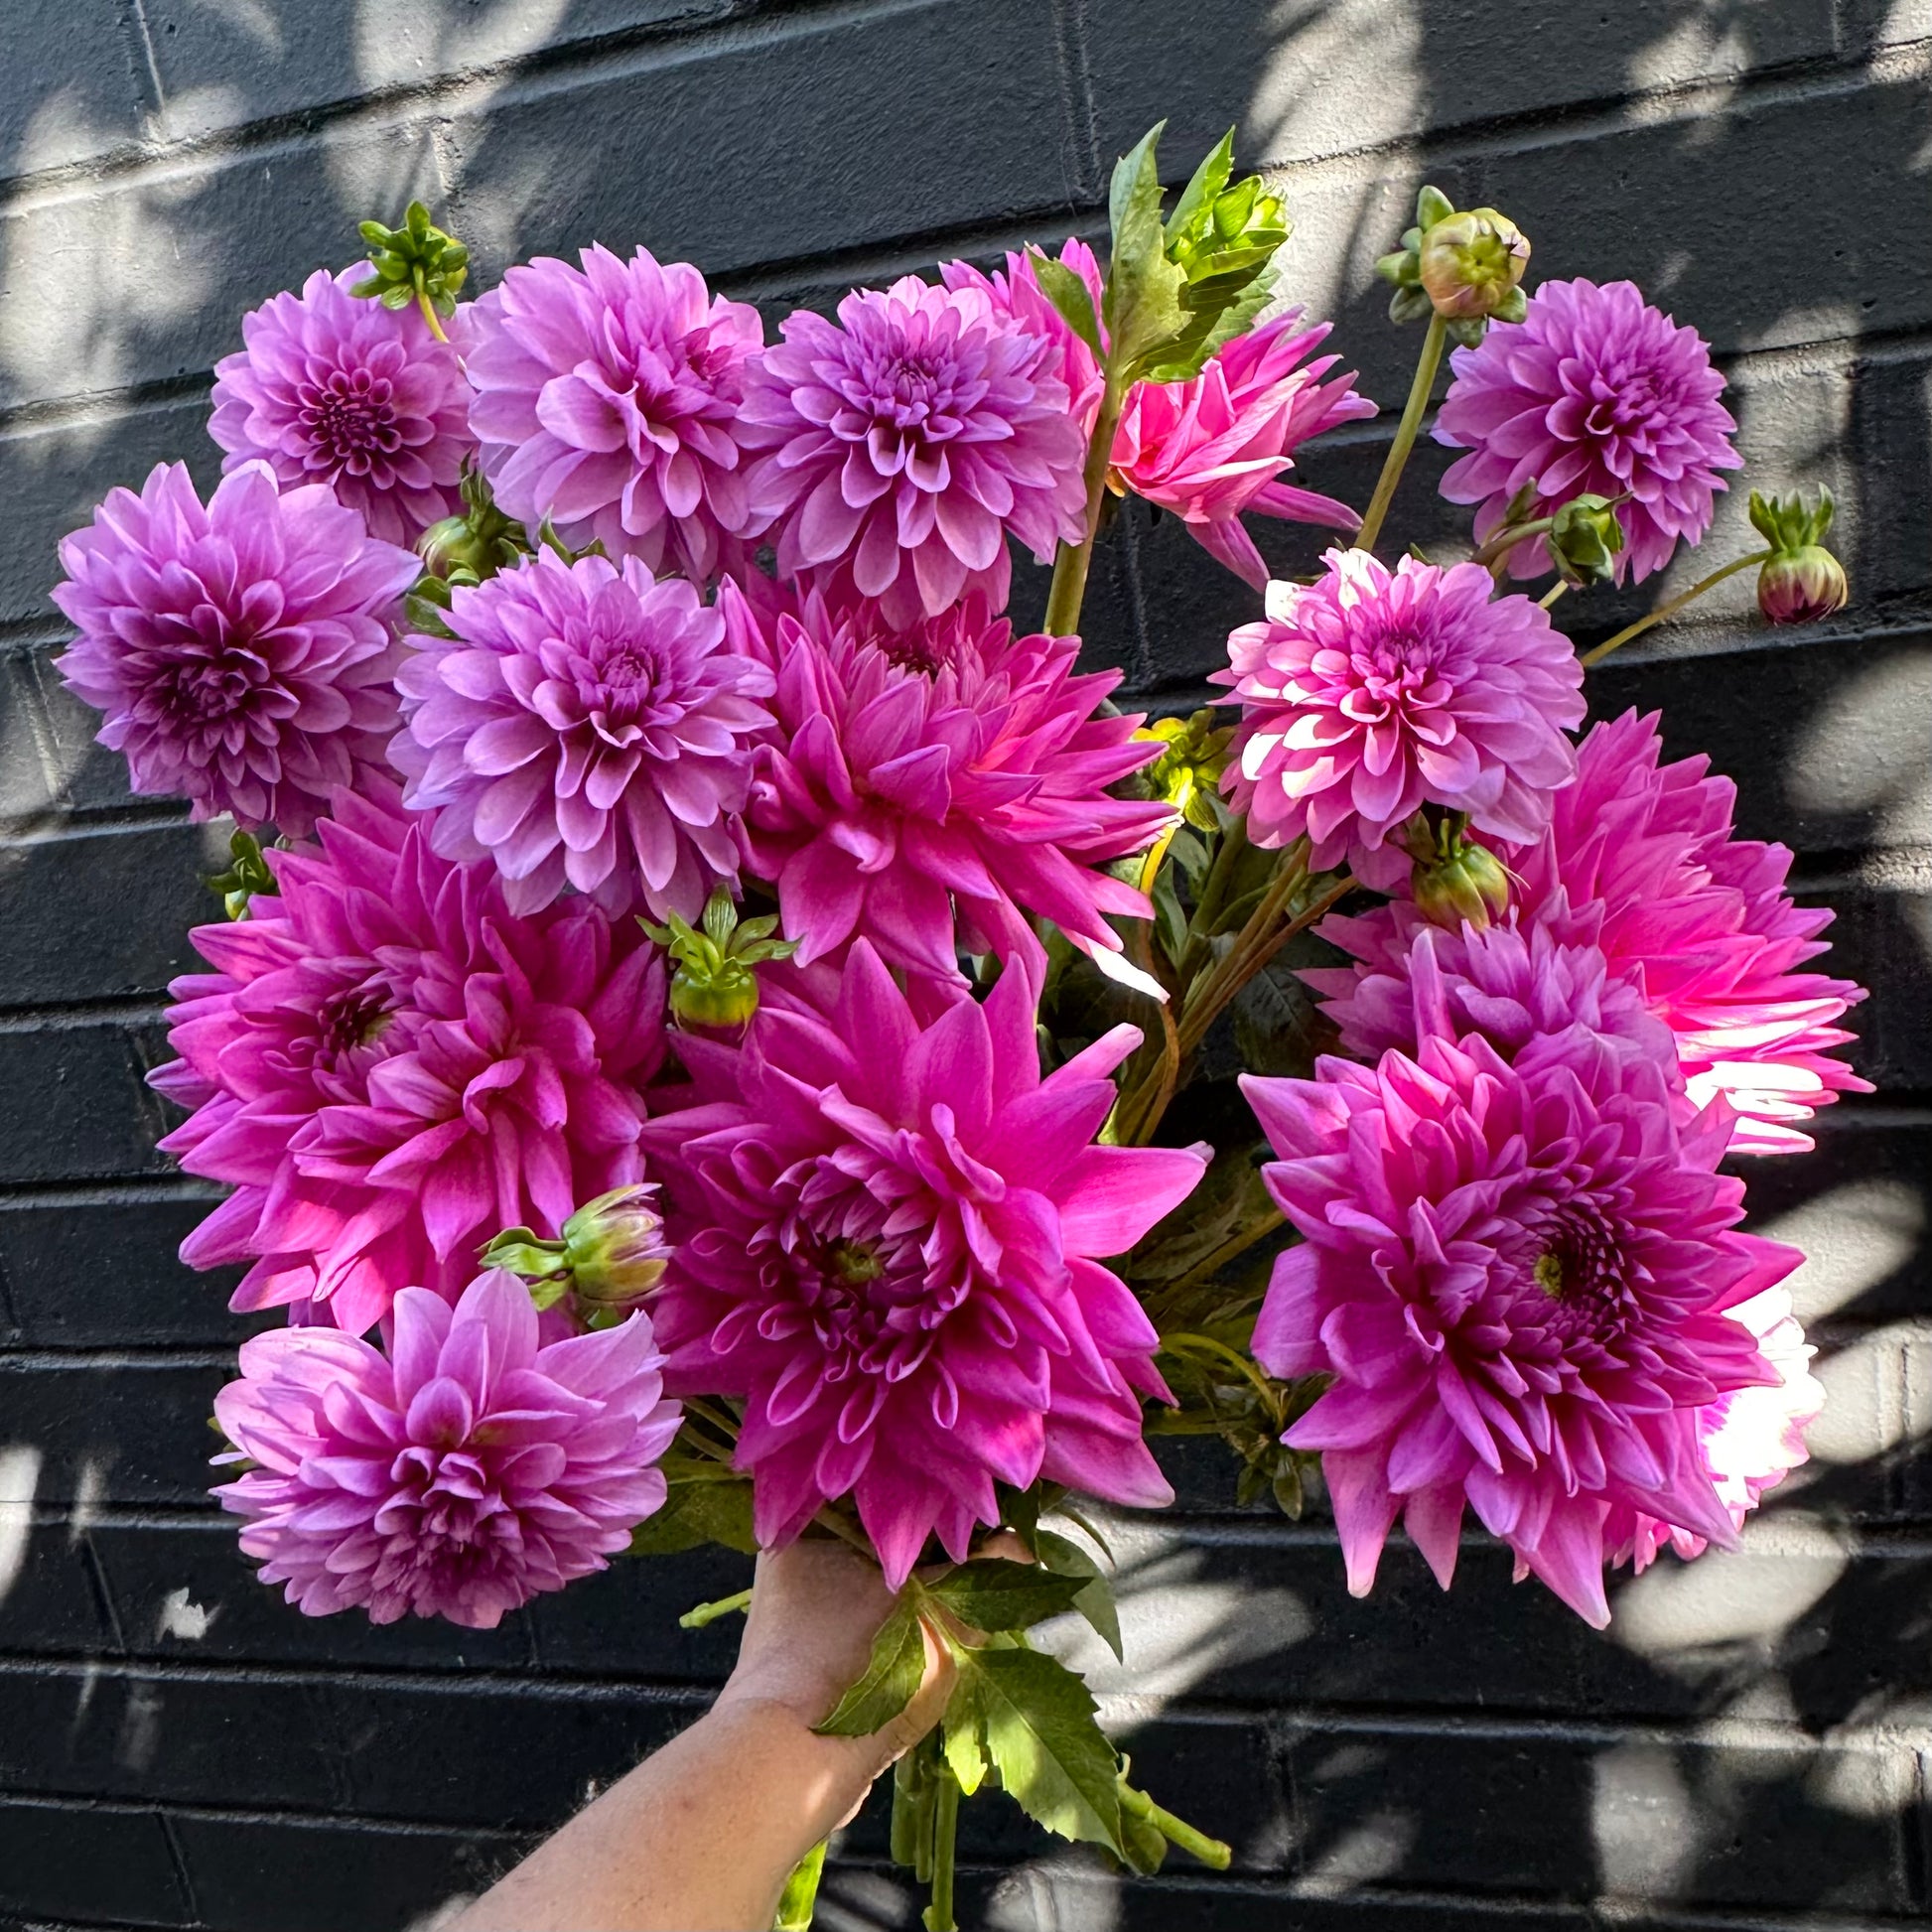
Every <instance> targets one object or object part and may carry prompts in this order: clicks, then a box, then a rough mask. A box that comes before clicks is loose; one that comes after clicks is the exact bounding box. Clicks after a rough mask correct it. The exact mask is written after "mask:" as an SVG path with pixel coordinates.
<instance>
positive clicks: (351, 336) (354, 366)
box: [208, 262, 474, 544]
mask: <svg viewBox="0 0 1932 1932" xmlns="http://www.w3.org/2000/svg"><path fill="white" fill-rule="evenodd" d="M367 276H368V264H367V263H366V262H358V263H357V264H356V265H355V266H354V267H353V268H347V269H345V270H344V271H343V272H342V273H341V274H340V275H332V274H330V272H329V271H328V270H327V269H326V268H319V269H317V270H316V272H315V273H314V274H313V275H311V276H310V277H309V279H308V280H307V281H306V282H304V283H303V285H302V293H301V294H300V295H293V294H290V293H288V292H286V291H284V292H283V293H282V294H281V295H278V296H275V297H273V298H272V299H271V300H269V301H267V302H264V303H263V304H262V306H261V307H260V308H259V309H256V310H254V311H253V312H252V313H250V314H248V315H246V316H244V317H243V318H242V319H241V340H242V341H243V343H245V344H246V345H247V346H246V347H245V348H243V349H241V350H240V351H239V353H237V354H234V355H226V356H223V357H222V359H221V360H220V361H218V362H217V363H215V365H214V414H213V415H212V416H211V417H210V418H209V420H208V433H209V434H210V435H211V436H212V437H213V438H214V440H215V441H216V442H217V443H219V444H220V446H221V447H222V448H223V449H224V450H226V451H227V452H228V455H227V458H226V460H225V461H224V462H223V464H222V466H221V467H222V468H223V469H224V470H233V469H235V468H236V467H237V466H238V465H240V464H243V463H246V462H249V461H250V460H251V459H254V458H259V459H261V461H263V462H264V463H266V464H267V465H268V466H269V467H270V468H271V469H272V470H273V471H274V472H275V476H276V480H277V481H278V482H279V483H281V485H282V487H283V488H284V489H292V488H294V487H295V486H296V485H297V484H298V483H327V484H328V485H329V486H330V488H332V489H333V490H334V491H335V492H336V495H337V498H338V499H339V500H340V501H341V502H344V503H345V504H347V505H348V507H349V508H350V509H352V510H356V511H358V512H359V513H360V515H361V517H362V520H363V521H364V522H365V523H366V524H367V525H368V526H369V534H370V535H371V536H375V537H380V538H382V539H383V540H384V542H387V543H400V544H412V543H414V542H415V541H416V539H417V538H418V537H419V536H421V535H422V533H423V532H424V531H425V530H427V529H428V528H429V526H430V525H431V524H432V523H434V522H436V521H437V520H438V519H439V518H441V517H445V516H453V515H455V514H456V513H457V512H458V511H459V510H461V509H462V507H463V504H462V500H461V499H460V498H459V496H458V494H457V481H458V478H459V477H460V476H461V474H462V470H463V459H464V457H465V456H466V455H468V454H469V452H470V451H471V450H472V449H473V448H474V444H473V443H472V440H471V437H470V433H469V430H468V428H467V426H466V423H465V416H466V413H467V411H468V408H469V402H470V389H469V385H468V384H467V383H466V382H465V381H464V379H463V365H462V364H461V363H460V362H459V361H458V360H457V354H456V350H455V349H454V348H452V347H451V346H450V345H449V344H448V343H441V342H438V341H437V339H436V338H435V337H434V336H433V335H431V334H430V330H429V325H428V324H427V323H426V322H425V321H424V320H423V318H422V316H421V315H420V314H419V313H418V312H417V310H415V309H414V308H409V309H385V308H384V307H383V306H382V304H381V303H380V302H368V301H361V300H358V299H357V298H356V297H354V296H352V295H350V294H349V292H348V291H349V290H350V289H351V288H352V287H353V286H354V285H355V284H356V283H357V282H360V281H363V280H365V279H366V278H367Z"/></svg>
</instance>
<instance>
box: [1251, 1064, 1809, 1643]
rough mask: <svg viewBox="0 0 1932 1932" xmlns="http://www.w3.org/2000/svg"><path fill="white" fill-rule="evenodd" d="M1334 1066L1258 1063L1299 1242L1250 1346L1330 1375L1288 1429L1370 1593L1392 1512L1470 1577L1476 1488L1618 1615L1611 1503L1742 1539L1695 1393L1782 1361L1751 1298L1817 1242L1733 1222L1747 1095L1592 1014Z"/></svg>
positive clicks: (1555, 1572) (1296, 1371)
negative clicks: (1681, 1085)
mask: <svg viewBox="0 0 1932 1932" xmlns="http://www.w3.org/2000/svg"><path fill="white" fill-rule="evenodd" d="M1315 1074H1316V1077H1315V1078H1314V1079H1312V1080H1269V1079H1257V1078H1255V1077H1253V1076H1246V1077H1244V1078H1243V1081H1242V1086H1243V1088H1244V1089H1245V1091H1246V1092H1247V1095H1248V1098H1249V1101H1250V1102H1251V1104H1252V1105H1253V1106H1254V1109H1255V1112H1256V1114H1257V1115H1258V1116H1259V1118H1260V1120H1261V1123H1262V1126H1263V1127H1264V1129H1265V1130H1266V1131H1267V1134H1268V1138H1269V1140H1270V1141H1271V1142H1272V1143H1273V1144H1274V1147H1275V1151H1276V1152H1277V1153H1278V1154H1279V1155H1280V1156H1281V1157H1282V1159H1281V1162H1280V1164H1279V1165H1276V1166H1273V1167H1270V1168H1268V1169H1266V1170H1264V1173H1265V1175H1266V1179H1267V1183H1268V1186H1269V1189H1270V1191H1271V1192H1272V1193H1273V1194H1274V1196H1275V1199H1276V1200H1277V1201H1278V1202H1279V1203H1280V1205H1281V1208H1282V1211H1283V1212H1284V1213H1285V1214H1286V1215H1287V1216H1288V1218H1289V1220H1290V1221H1291V1222H1293V1223H1294V1225H1295V1226H1296V1228H1297V1229H1299V1230H1300V1232H1301V1233H1302V1235H1303V1237H1304V1242H1303V1244H1302V1245H1301V1246H1298V1247H1294V1248H1291V1249H1290V1250H1289V1251H1288V1252H1287V1253H1286V1254H1284V1255H1283V1256H1282V1257H1281V1259H1280V1260H1279V1261H1278V1262H1277V1264H1276V1268H1275V1277H1274V1281H1273V1282H1272V1284H1271V1285H1270V1288H1269V1291H1268V1298H1267V1301H1266V1303H1265V1305H1264V1307H1263V1309H1262V1313H1261V1316H1260V1319H1259V1321H1258V1322H1257V1324H1256V1327H1255V1336H1254V1350H1255V1356H1256V1359H1257V1360H1258V1361H1260V1362H1261V1363H1262V1365H1263V1366H1264V1367H1266V1368H1267V1369H1268V1370H1269V1372H1270V1373H1271V1374H1274V1375H1279V1376H1283V1377H1294V1376H1304V1375H1311V1374H1315V1373H1324V1374H1329V1375H1332V1376H1333V1377H1334V1378H1335V1379H1334V1383H1333V1385H1332V1386H1331V1387H1330V1388H1329V1389H1328V1390H1327V1392H1326V1393H1325V1394H1323V1395H1322V1396H1321V1397H1320V1398H1319V1400H1318V1401H1316V1402H1315V1404H1314V1406H1313V1407H1312V1408H1311V1409H1310V1410H1309V1412H1308V1414H1307V1415H1306V1416H1304V1417H1303V1418H1302V1420H1301V1421H1300V1422H1298V1423H1297V1424H1295V1426H1294V1427H1293V1429H1292V1430H1291V1431H1290V1433H1289V1436H1288V1441H1289V1442H1290V1443H1291V1444H1292V1445H1293V1446H1294V1447H1296V1448H1298V1449H1319V1450H1321V1451H1322V1471H1323V1474H1324V1475H1325V1477H1326V1479H1327V1484H1328V1490H1329V1494H1330V1496H1331V1498H1332V1499H1333V1503H1334V1509H1335V1521H1336V1525H1337V1528H1338V1529H1339V1531H1340V1534H1341V1542H1342V1550H1343V1553H1344V1555H1345V1556H1346V1558H1347V1564H1348V1587H1349V1588H1350V1590H1352V1591H1353V1592H1354V1593H1356V1594H1357V1595H1360V1594H1363V1593H1365V1592H1366V1591H1367V1589H1368V1588H1369V1587H1370V1585H1371V1584H1372V1583H1373V1581H1374V1577H1375V1566H1376V1560H1377V1558H1378V1556H1379V1555H1380V1552H1381V1549H1382V1545H1383V1542H1384V1539H1385V1538H1386V1537H1387V1535H1388V1533H1389V1530H1390V1528H1391V1527H1392V1526H1393V1524H1394V1522H1395V1520H1396V1518H1397V1516H1401V1517H1402V1518H1403V1519H1404V1521H1405V1523H1406V1525H1407V1527H1408V1530H1409V1534H1410V1536H1411V1537H1412V1538H1413V1540H1414V1541H1415V1542H1416V1544H1417V1545H1418V1546H1419V1547H1420V1548H1421V1550H1422V1552H1423V1555H1424V1556H1425V1557H1426V1558H1427V1559H1428V1561H1429V1563H1430V1565H1431V1567H1432V1568H1433V1569H1434V1571H1435V1572H1436V1575H1437V1578H1438V1579H1439V1581H1440V1582H1441V1583H1442V1584H1443V1585H1444V1586H1445V1587H1447V1586H1448V1584H1449V1578H1450V1575H1451V1573H1452V1571H1453V1569H1454V1565H1455V1553H1456V1539H1457V1533H1458V1530H1459V1527H1460V1524H1461V1521H1462V1512H1463V1507H1464V1505H1465V1504H1467V1505H1468V1506H1469V1507H1470V1508H1472V1509H1473V1510H1474V1511H1475V1513H1476V1516H1477V1517H1478V1519H1479V1520H1480V1521H1481V1522H1482V1524H1483V1525H1484V1527H1485V1528H1487V1529H1488V1530H1489V1532H1490V1533H1491V1534H1492V1535H1494V1536H1498V1537H1500V1538H1502V1539H1503V1540H1504V1541H1505V1542H1506V1543H1508V1544H1509V1545H1510V1547H1511V1548H1512V1549H1514V1550H1515V1552H1516V1554H1517V1556H1518V1558H1519V1560H1520V1561H1521V1562H1522V1563H1523V1564H1524V1565H1525V1566H1527V1568H1528V1569H1529V1570H1530V1571H1532V1572H1533V1573H1534V1574H1535V1575H1536V1576H1538V1577H1540V1578H1542V1580H1543V1581H1544V1582H1545V1583H1546V1584H1548V1585H1549V1586H1550V1587H1551V1588H1552V1589H1554V1590H1555V1591H1556V1592H1557V1593H1558V1594H1559V1595H1560V1596H1561V1597H1562V1598H1563V1599H1564V1601H1565V1602H1567V1603H1568V1604H1570V1605H1571V1607H1572V1608H1573V1609H1575V1610H1576V1611H1578V1613H1579V1614H1580V1615H1582V1616H1584V1617H1586V1618H1587V1619H1588V1620H1589V1621H1590V1622H1592V1623H1594V1624H1597V1625H1599V1626H1600V1625H1601V1624H1603V1623H1605V1622H1607V1621H1608V1618H1609V1609H1608V1606H1607V1604H1606V1602H1605V1600H1604V1595H1603V1560H1604V1556H1605V1530H1604V1526H1605V1523H1606V1521H1607V1519H1608V1517H1609V1514H1610V1512H1611V1510H1612V1509H1614V1508H1617V1507H1626V1508H1632V1509H1636V1510H1640V1511H1641V1512H1643V1513H1644V1514H1645V1515H1648V1516H1654V1517H1656V1518H1657V1519H1658V1520H1659V1521H1661V1522H1666V1523H1669V1524H1672V1525H1673V1526H1675V1527H1677V1528H1681V1529H1684V1530H1688V1531H1691V1532H1693V1533H1694V1534H1696V1535H1700V1536H1704V1537H1707V1538H1709V1539H1710V1540H1711V1541H1713V1542H1717V1543H1723V1544H1726V1545H1727V1544H1729V1543H1731V1542H1733V1541H1734V1540H1735V1539H1734V1533H1733V1531H1732V1528H1731V1522H1730V1516H1729V1514H1728V1512H1727V1510H1726V1509H1725V1501H1724V1498H1723V1497H1722V1496H1721V1495H1720V1494H1719V1493H1718V1490H1717V1488H1716V1486H1715V1485H1714V1483H1713V1481H1712V1477H1711V1474H1710V1472H1709V1471H1708V1470H1707V1469H1706V1467H1705V1464H1704V1458H1703V1453H1702V1449H1701V1448H1700V1429H1699V1418H1700V1412H1701V1411H1702V1410H1703V1409H1704V1408H1705V1407H1706V1406H1707V1405H1708V1404H1710V1403H1713V1402H1716V1401H1719V1400H1720V1399H1722V1398H1724V1397H1725V1396H1728V1395H1730V1394H1731V1393H1732V1392H1733V1391H1735V1390H1739V1389H1748V1388H1751V1387H1754V1386H1757V1385H1769V1384H1771V1383H1773V1382H1775V1381H1776V1380H1777V1371H1776V1370H1775V1369H1773V1368H1772V1367H1771V1366H1770V1365H1769V1364H1768V1363H1767V1362H1766V1361H1765V1359H1764V1357H1763V1355H1762V1354H1761V1353H1760V1352H1759V1350H1758V1347H1757V1344H1756V1338H1755V1337H1754V1336H1753V1335H1752V1333H1751V1332H1750V1330H1749V1329H1748V1328H1747V1327H1746V1326H1744V1325H1743V1324H1742V1323H1740V1322H1737V1321H1735V1320H1732V1319H1731V1318H1730V1315H1729V1312H1728V1311H1730V1310H1732V1309H1735V1308H1737V1307H1738V1306H1739V1305H1740V1304H1742V1303H1744V1302H1747V1301H1748V1300H1750V1298H1751V1297H1752V1296H1754V1295H1758V1294H1760V1293H1762V1292H1763V1291H1764V1290H1766V1289H1768V1288H1771V1287H1773V1286H1774V1285H1775V1284H1776V1283H1777V1282H1779V1281H1780V1280H1782V1279H1783V1277H1784V1276H1786V1275H1787V1274H1789V1273H1790V1272H1791V1270H1792V1269H1793V1268H1795V1267H1796V1266H1797V1264H1798V1262H1799V1260H1800V1258H1801V1257H1800V1256H1799V1254H1798V1252H1797V1250H1796V1249H1793V1248H1786V1247H1781V1246H1780V1245H1779V1244H1777V1243H1776V1242H1772V1241H1766V1240H1763V1239H1761V1238H1759V1237H1757V1236H1754V1235H1745V1234H1739V1233H1737V1232H1736V1231H1735V1229H1736V1224H1737V1222H1738V1220H1739V1219H1740V1218H1741V1216H1742V1213H1743V1188H1742V1185H1741V1184H1740V1183H1739V1182H1738V1181H1736V1180H1733V1179H1731V1178H1729V1177H1727V1176H1725V1175H1724V1174H1721V1173H1719V1172H1718V1164H1719V1162H1720V1161H1721V1160H1722V1159H1723V1157H1724V1152H1725V1143H1726V1141H1727V1140H1728V1138H1729V1121H1728V1118H1727V1109H1725V1107H1724V1106H1723V1105H1722V1103H1720V1104H1718V1105H1716V1106H1714V1107H1712V1108H1711V1109H1709V1110H1707V1112H1706V1113H1705V1114H1703V1115H1701V1116H1696V1117H1693V1118H1692V1119H1690V1120H1689V1121H1682V1118H1681V1103H1680V1102H1679V1100H1678V1096H1677V1095H1676V1094H1675V1093H1674V1092H1673V1091H1672V1088H1671V1086H1670V1084H1669V1082H1668V1081H1667V1080H1666V1079H1665V1078H1664V1076H1663V1074H1662V1072H1661V1071H1660V1070H1659V1068H1658V1067H1657V1065H1656V1063H1655V1062H1654V1061H1652V1060H1651V1059H1649V1058H1648V1057H1647V1056H1643V1055H1635V1054H1630V1053H1627V1052H1622V1051H1619V1050H1617V1049H1616V1048H1615V1047H1614V1046H1613V1045H1612V1044H1611V1043H1610V1042H1608V1041H1606V1040H1604V1039H1603V1038H1601V1037H1600V1036H1599V1035H1596V1034H1593V1033H1591V1032H1590V1031H1589V1030H1588V1029H1587V1028H1585V1027H1576V1028H1573V1029H1571V1030H1570V1031H1569V1032H1567V1033H1563V1034H1555V1035H1540V1036H1538V1037H1537V1038H1534V1039H1532V1040H1531V1041H1530V1042H1529V1043H1528V1045H1526V1046H1525V1047H1524V1048H1523V1049H1522V1050H1521V1051H1520V1052H1519V1053H1518V1054H1517V1055H1516V1058H1515V1060H1514V1061H1513V1062H1510V1061H1505V1060H1504V1059H1503V1058H1502V1056H1501V1055H1500V1054H1499V1053H1497V1052H1496V1050H1495V1049H1494V1048H1493V1047H1492V1046H1491V1045H1490V1044H1489V1043H1488V1041H1487V1040H1485V1039H1483V1038H1481V1037H1480V1036H1474V1035H1472V1036H1469V1037H1466V1038H1464V1039H1461V1040H1454V1039H1451V1038H1449V1037H1448V1036H1446V1035H1440V1034H1431V1035H1429V1036H1428V1037H1426V1038H1425V1039H1424V1040H1423V1042H1422V1045H1421V1048H1420V1050H1419V1052H1418V1053H1417V1055H1416V1056H1415V1057H1414V1058H1413V1059H1412V1058H1410V1057H1409V1056H1408V1055H1406V1054H1402V1053H1396V1052H1390V1053H1385V1054H1384V1055H1383V1056H1382V1058H1381V1060H1380V1061H1379V1062H1377V1064H1375V1065H1374V1066H1358V1065H1356V1064H1355V1063H1354V1062H1352V1061H1348V1060H1334V1059H1324V1060H1322V1061H1320V1062H1318V1064H1317V1066H1316V1069H1315Z"/></svg>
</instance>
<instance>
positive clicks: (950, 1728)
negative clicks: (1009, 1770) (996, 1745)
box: [941, 1678, 991, 1798]
mask: <svg viewBox="0 0 1932 1932" xmlns="http://www.w3.org/2000/svg"><path fill="white" fill-rule="evenodd" d="M977 1687H978V1679H976V1678H965V1679H962V1680H960V1681H959V1682H957V1683H955V1685H954V1686H953V1694H952V1696H951V1697H950V1698H949V1699H948V1700H947V1702H946V1718H945V1729H944V1732H943V1742H942V1744H941V1749H942V1750H943V1751H944V1753H945V1758H946V1765H947V1768H948V1769H949V1770H950V1771H951V1772H952V1774H953V1778H954V1780H955V1781H956V1782H957V1784H958V1785H959V1788H960V1790H961V1791H962V1792H963V1793H964V1794H965V1795H966V1796H967V1797H969V1798H970V1797H972V1796H973V1795H974V1793H975V1792H977V1791H978V1790H979V1788H980V1786H981V1785H982V1784H984V1783H985V1782H986V1774H987V1771H988V1770H989V1769H990V1768H991V1766H990V1765H989V1763H988V1760H987V1756H986V1725H985V1721H984V1719H983V1718H982V1716H981V1714H980V1709H979V1703H978V1696H977Z"/></svg>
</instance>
